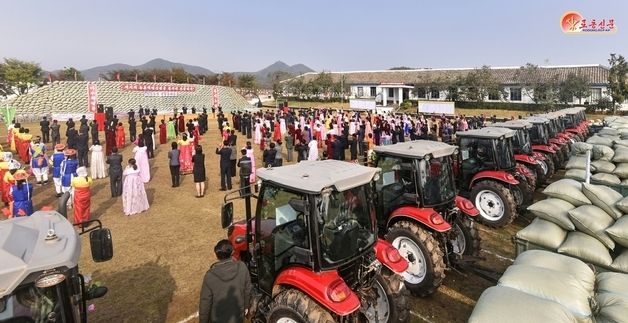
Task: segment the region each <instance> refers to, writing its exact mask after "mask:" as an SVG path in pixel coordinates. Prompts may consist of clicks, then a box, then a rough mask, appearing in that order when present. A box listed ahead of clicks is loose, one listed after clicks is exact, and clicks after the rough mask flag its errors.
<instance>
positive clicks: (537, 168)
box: [534, 160, 550, 188]
mask: <svg viewBox="0 0 628 323" xmlns="http://www.w3.org/2000/svg"><path fill="white" fill-rule="evenodd" d="M538 163H544V164H545V167H547V162H546V161H545V160H539V161H537V164H536V165H534V173H535V174H536V188H539V187H541V185H543V184H545V182H547V179H548V178H549V175H550V172H549V168H547V174H545V172H544V171H543V167H541V165H539V164H538Z"/></svg>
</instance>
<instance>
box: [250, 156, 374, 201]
mask: <svg viewBox="0 0 628 323" xmlns="http://www.w3.org/2000/svg"><path fill="white" fill-rule="evenodd" d="M379 172H380V169H379V168H373V167H366V166H362V165H358V164H354V163H349V162H343V161H339V160H321V161H302V162H300V163H298V164H294V165H288V166H281V167H275V168H260V169H258V170H257V173H256V174H257V177H258V178H260V179H262V180H263V181H269V182H273V183H275V184H276V185H279V186H283V187H288V188H290V189H293V190H296V191H300V192H306V193H310V194H318V193H320V192H321V191H322V190H323V189H324V188H327V187H334V188H335V189H336V190H337V191H345V190H348V189H351V188H354V187H357V186H360V185H364V184H367V183H369V182H371V180H373V177H374V176H375V174H377V173H379Z"/></svg>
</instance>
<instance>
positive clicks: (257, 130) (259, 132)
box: [253, 119, 262, 145]
mask: <svg viewBox="0 0 628 323" xmlns="http://www.w3.org/2000/svg"><path fill="white" fill-rule="evenodd" d="M253 140H254V141H255V144H256V145H259V144H260V142H262V123H261V122H260V121H259V119H258V120H257V122H256V123H255V137H254V138H253Z"/></svg>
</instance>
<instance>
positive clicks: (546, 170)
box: [491, 120, 554, 188]
mask: <svg viewBox="0 0 628 323" xmlns="http://www.w3.org/2000/svg"><path fill="white" fill-rule="evenodd" d="M491 127H499V128H508V129H512V130H515V131H516V132H517V133H516V134H515V136H514V137H512V145H513V148H514V151H515V160H516V161H517V163H518V164H520V165H522V166H523V167H526V168H528V170H529V171H530V172H532V173H535V174H536V187H537V188H538V187H540V186H541V185H542V184H544V183H546V182H548V181H549V179H550V178H551V177H552V175H554V166H553V163H552V164H551V167H550V165H549V164H548V162H547V158H546V157H545V156H544V155H543V154H541V153H539V152H536V151H533V150H532V142H531V141H530V130H531V129H532V127H533V125H532V123H530V122H528V121H526V120H512V121H506V122H498V123H493V124H491Z"/></svg>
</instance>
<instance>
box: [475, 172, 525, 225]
mask: <svg viewBox="0 0 628 323" xmlns="http://www.w3.org/2000/svg"><path fill="white" fill-rule="evenodd" d="M470 197H471V201H473V202H474V204H475V207H476V208H477V209H478V210H479V211H480V218H479V220H480V222H482V223H483V224H485V225H487V226H489V227H492V228H502V227H505V226H506V225H508V224H509V223H511V222H512V221H513V220H514V219H515V217H516V216H517V212H516V208H517V203H516V202H515V198H514V196H513V193H512V192H511V191H510V190H509V189H508V188H507V187H505V186H504V185H503V184H501V183H498V182H496V181H492V180H488V181H481V182H479V183H477V184H475V185H474V186H473V189H472V190H471V196H470Z"/></svg>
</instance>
